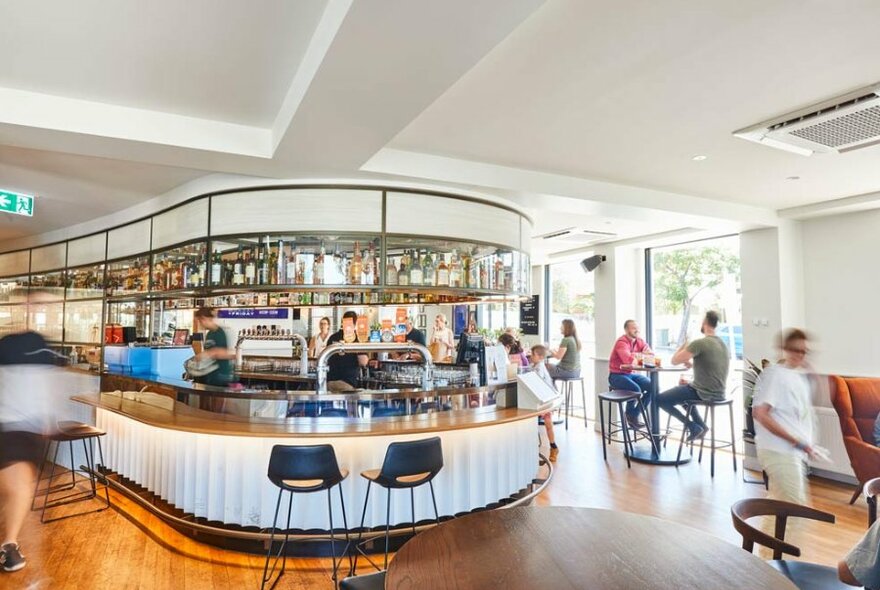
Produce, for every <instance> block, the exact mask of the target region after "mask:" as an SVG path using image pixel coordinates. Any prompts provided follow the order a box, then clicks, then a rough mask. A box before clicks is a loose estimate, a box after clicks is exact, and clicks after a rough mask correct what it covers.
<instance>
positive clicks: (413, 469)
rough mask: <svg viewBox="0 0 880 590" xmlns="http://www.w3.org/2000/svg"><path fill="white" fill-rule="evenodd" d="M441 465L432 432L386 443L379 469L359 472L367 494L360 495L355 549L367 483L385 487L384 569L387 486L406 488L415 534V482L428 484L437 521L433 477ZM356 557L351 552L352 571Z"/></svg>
mask: <svg viewBox="0 0 880 590" xmlns="http://www.w3.org/2000/svg"><path fill="white" fill-rule="evenodd" d="M441 469H443V448H442V446H441V444H440V437H439V436H435V437H432V438H425V439H422V440H414V441H411V442H393V443H391V444H390V445H388V450H387V451H385V460H384V461H383V462H382V468H381V469H370V470H367V471H363V472H361V477H363V478H364V479H366V480H367V494H366V496H365V497H364V512H363V514H362V515H361V526H360V531H359V533H358V540H357V544H356V547H357V549H358V553H359V552H360V545H361V539H362V538H363V532H364V521H365V520H366V517H367V507H368V506H369V505H370V504H369V499H370V486H372V485H373V484H374V483H375V484H376V485H378V486H380V487H383V488H385V489H386V490H388V496H387V498H388V499H387V504H386V509H385V566H384V568H383V569H388V542H389V537H390V535H389V530H390V528H391V490H393V489H409V500H410V510H411V512H412V528H413V534H415V533H416V503H415V492H414V490H415V488H417V487H419V486H423V485H425V484H428V485H429V486H430V488H431V502H432V503H433V504H434V518H436V519H437V524H440V513H439V512H437V498H436V496H434V478H435V477H436V476H437V474H438V473H440V470H441ZM357 558H358V554H355V561H354V567H353V568H352V573H354V572H355V571H357ZM368 560H369V558H368ZM370 563H372V561H371V562H370ZM374 565H375V564H374Z"/></svg>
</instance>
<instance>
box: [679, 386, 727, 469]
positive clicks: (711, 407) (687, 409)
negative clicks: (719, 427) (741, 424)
mask: <svg viewBox="0 0 880 590" xmlns="http://www.w3.org/2000/svg"><path fill="white" fill-rule="evenodd" d="M683 405H684V413H685V416H686V417H687V421H686V422H685V424H684V428H683V429H682V431H681V441H680V442H679V444H678V458H679V459H681V449H682V448H683V447H684V444H685V443H684V439H685V436H686V434H687V433H688V432H689V431H690V426H691V424H692V423H693V420H692V419H691V411H695V412H699V409H698V408H700V407H703V408H705V410H704V412H703V421H704V422H705V423H706V426H708V427H709V432H710V433H711V442H710V446H709V458H710V459H709V462H710V467H709V473H710V475H711V477H715V450H716V449H726V448H728V447H730V449H731V451H732V452H733V471H734V472H736V429H735V428H734V425H733V398H727V399H723V400H718V401H714V400H693V401H689V402H687V403H685V404H683ZM723 406H727V410H728V414H729V415H730V439H731V440H729V441H724V440H722V441H716V440H715V408H718V407H723ZM719 443H721V444H719ZM705 444H706V437H705V436H704V437H703V439H701V440H700V454H699V456H698V457H697V463H702V461H703V447H704V446H705ZM693 453H694V445H693V443H691V455H693Z"/></svg>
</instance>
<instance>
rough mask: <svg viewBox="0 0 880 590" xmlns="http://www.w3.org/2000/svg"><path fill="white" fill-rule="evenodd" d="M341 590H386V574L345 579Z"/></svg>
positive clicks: (378, 573)
mask: <svg viewBox="0 0 880 590" xmlns="http://www.w3.org/2000/svg"><path fill="white" fill-rule="evenodd" d="M339 588H340V590H384V588H385V572H384V571H381V572H376V573H374V574H367V575H365V576H352V577H350V578H345V579H344V580H342V583H341V584H340V585H339Z"/></svg>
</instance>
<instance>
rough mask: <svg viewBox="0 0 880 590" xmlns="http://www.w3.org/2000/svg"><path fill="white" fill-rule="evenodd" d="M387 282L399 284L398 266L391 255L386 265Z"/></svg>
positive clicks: (387, 283) (388, 283)
mask: <svg viewBox="0 0 880 590" xmlns="http://www.w3.org/2000/svg"><path fill="white" fill-rule="evenodd" d="M385 284H386V285H396V284H397V266H395V264H394V261H393V260H391V257H390V256H389V257H388V264H386V265H385Z"/></svg>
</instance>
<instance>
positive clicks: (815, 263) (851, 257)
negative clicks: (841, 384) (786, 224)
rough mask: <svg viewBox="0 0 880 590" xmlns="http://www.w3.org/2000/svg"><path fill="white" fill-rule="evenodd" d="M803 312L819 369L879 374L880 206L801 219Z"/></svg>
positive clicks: (844, 372)
mask: <svg viewBox="0 0 880 590" xmlns="http://www.w3.org/2000/svg"><path fill="white" fill-rule="evenodd" d="M802 224H803V229H802V244H803V251H802V252H803V254H802V260H803V265H804V269H803V294H804V316H805V320H806V326H807V329H808V330H810V331H811V332H812V333H813V334H814V336H815V337H816V338H817V342H816V343H815V344H814V348H815V349H816V355H815V358H814V363H815V365H816V368H817V370H819V371H820V372H823V373H837V374H843V375H858V376H868V377H880V315H878V313H877V301H878V293H880V273H878V272H877V268H878V264H877V254H878V252H880V231H878V229H880V211H865V212H859V213H852V214H847V215H835V216H830V217H822V218H817V219H811V220H807V221H804V222H802Z"/></svg>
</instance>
